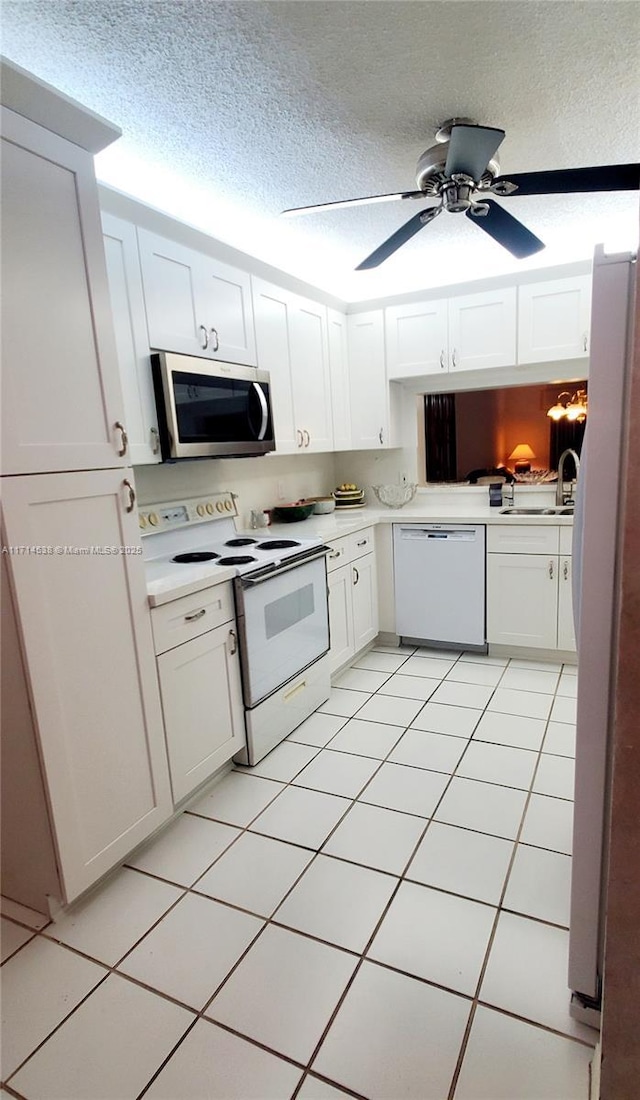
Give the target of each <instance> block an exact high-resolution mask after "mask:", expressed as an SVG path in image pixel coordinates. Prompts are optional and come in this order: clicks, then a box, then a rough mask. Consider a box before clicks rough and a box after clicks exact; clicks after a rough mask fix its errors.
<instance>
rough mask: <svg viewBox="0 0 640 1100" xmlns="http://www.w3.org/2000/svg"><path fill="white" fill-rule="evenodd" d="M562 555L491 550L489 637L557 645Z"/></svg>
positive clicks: (539, 646)
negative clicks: (559, 568)
mask: <svg viewBox="0 0 640 1100" xmlns="http://www.w3.org/2000/svg"><path fill="white" fill-rule="evenodd" d="M557 620H558V558H557V557H555V556H549V557H547V556H546V555H543V554H487V641H488V642H490V643H491V642H493V643H494V644H496V645H517V646H529V647H531V648H536V649H555V648H556V638H557V629H556V628H557Z"/></svg>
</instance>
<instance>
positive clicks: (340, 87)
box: [2, 0, 640, 300]
mask: <svg viewBox="0 0 640 1100" xmlns="http://www.w3.org/2000/svg"><path fill="white" fill-rule="evenodd" d="M2 29H3V52H4V53H5V54H6V55H7V56H8V57H9V58H11V59H12V60H14V61H16V62H17V63H18V64H20V65H22V66H24V67H25V68H26V69H29V70H30V71H31V72H34V73H35V74H36V75H37V76H39V77H41V78H42V79H44V80H46V81H48V82H49V83H51V84H53V85H54V86H56V87H57V88H59V89H61V90H62V91H64V92H66V93H67V94H69V95H71V96H74V97H75V98H76V99H78V100H80V101H81V102H82V103H84V104H86V105H87V106H88V107H91V108H92V109H93V110H95V111H98V112H99V113H101V114H103V115H105V116H106V117H107V118H109V119H110V120H111V121H113V122H115V123H117V124H118V125H119V126H121V128H122V130H123V134H124V136H123V138H122V139H121V140H120V141H119V142H117V143H116V144H115V145H114V146H113V147H112V148H111V149H109V150H106V151H105V152H104V153H102V154H100V156H99V157H98V159H97V169H98V175H99V177H100V178H101V179H103V180H104V181H105V182H107V183H110V184H112V185H113V186H115V187H119V188H120V189H122V190H124V191H127V192H129V193H130V194H133V195H135V196H136V197H138V198H140V199H142V200H143V201H146V202H149V203H150V204H151V205H154V206H157V207H160V208H161V209H164V210H166V211H168V212H169V213H171V214H174V215H175V216H176V217H179V218H181V219H183V220H185V221H188V222H190V223H192V224H194V225H197V226H199V227H200V228H203V229H205V230H206V231H208V232H210V233H212V234H213V235H214V236H217V237H219V238H221V239H223V240H225V241H227V242H228V243H230V244H233V245H236V246H237V247H239V248H243V249H245V250H246V251H249V252H252V253H253V254H254V255H257V256H260V257H261V258H262V259H265V260H268V261H270V262H271V263H274V264H276V265H277V266H280V267H282V268H285V269H286V270H288V271H290V272H292V273H293V274H296V275H299V276H301V277H302V278H305V279H307V280H308V281H310V282H312V283H315V284H316V285H319V286H324V287H325V288H326V289H328V290H331V291H333V292H334V293H336V294H339V295H341V296H342V297H345V298H348V299H351V300H357V299H364V298H369V297H373V296H375V295H378V294H386V293H394V292H401V291H405V290H410V289H418V288H419V287H421V286H425V287H426V286H434V285H439V284H442V283H446V282H454V281H459V280H462V279H469V278H480V277H482V276H483V275H487V274H496V273H499V272H502V271H510V270H514V269H517V268H518V266H542V265H548V264H552V263H558V262H563V261H565V260H569V259H578V258H582V257H584V256H589V255H590V254H591V251H592V245H593V243H595V242H596V241H598V240H605V241H607V240H611V242H612V243H615V244H616V245H617V246H619V247H620V246H626V247H634V246H635V242H636V240H637V196H634V195H629V194H621V195H601V196H598V197H590V196H577V195H576V196H552V197H547V198H545V199H542V198H533V197H531V198H522V199H512V200H510V201H509V200H507V202H505V206H508V209H509V210H510V211H511V212H512V213H514V214H516V216H517V217H520V218H521V219H522V220H523V221H524V222H525V223H526V224H527V225H528V226H529V227H530V228H531V229H532V230H533V231H534V232H535V233H536V234H537V235H538V236H540V237H541V238H542V239H543V240H545V241H546V243H547V246H548V247H547V249H546V250H545V251H544V252H542V253H540V254H539V255H538V256H537V257H534V258H533V260H530V261H525V262H524V264H522V262H520V261H515V260H513V259H512V258H511V257H510V256H509V254H508V253H506V252H504V250H502V249H501V248H500V247H499V246H498V245H496V244H495V243H494V242H493V241H491V240H490V239H489V238H487V237H486V235H485V234H484V233H482V232H480V231H479V230H478V229H477V228H475V227H474V226H473V225H471V224H470V223H469V222H468V220H467V219H465V218H464V217H463V216H461V215H459V216H456V215H443V216H442V217H441V218H439V219H438V220H437V221H436V222H434V224H433V225H432V226H430V227H428V228H425V229H424V230H423V231H422V232H421V233H419V234H418V235H417V236H416V237H415V238H414V239H413V240H412V241H411V242H410V243H408V244H407V245H405V246H404V247H403V248H402V249H401V250H400V251H399V252H398V253H397V254H396V255H395V256H394V257H393V258H391V259H390V260H388V261H387V263H385V264H384V265H383V266H382V267H380V268H379V269H378V270H377V271H373V272H367V273H354V271H353V268H354V267H355V265H356V264H357V263H358V262H359V261H360V260H361V259H363V258H364V256H366V255H367V254H368V253H369V252H370V251H371V250H372V249H373V248H374V247H376V246H377V245H378V244H380V243H381V241H382V240H384V239H385V238H386V237H387V236H388V235H389V234H390V233H392V232H393V231H394V230H395V229H396V228H398V226H399V225H401V224H403V222H404V221H406V220H408V218H409V217H411V216H412V215H413V214H414V213H415V212H416V210H417V209H419V208H418V207H417V205H414V204H413V203H412V204H406V203H402V204H400V203H390V204H384V205H376V206H369V207H361V208H357V209H353V210H337V211H335V212H333V213H332V214H328V213H325V214H314V215H310V216H308V217H306V218H304V219H302V218H298V219H295V220H294V221H286V220H281V219H279V218H278V213H279V211H280V210H282V209H283V208H285V207H289V206H302V205H307V204H311V203H316V202H328V201H331V200H335V199H341V198H350V197H353V196H358V195H366V194H375V193H377V192H393V191H396V190H406V189H413V187H414V186H415V165H416V161H417V159H418V157H419V155H420V153H421V152H422V151H423V150H424V149H426V148H427V147H428V146H429V145H432V144H433V133H434V129H435V127H436V126H437V124H438V123H439V122H442V121H443V120H444V119H446V118H449V117H451V116H453V115H458V116H460V115H466V116H471V117H473V118H475V119H477V120H478V121H480V122H482V123H485V124H488V125H492V126H499V127H502V128H503V129H505V130H506V131H507V136H506V139H505V141H504V143H503V145H502V147H501V151H500V160H501V170H502V172H508V171H509V170H511V171H514V172H522V171H527V170H536V169H550V168H564V167H573V166H583V165H592V164H607V163H617V162H621V163H622V162H628V161H634V160H637V159H638V151H639V144H640V142H639V137H640V105H639V83H638V76H637V72H638V69H637V59H638V55H639V53H640V5H638V4H637V3H635V2H631V3H626V2H622V3H618V2H616V0H604V2H602V3H599V2H596V0H590V2H587V3H582V2H564V0H562V2H556V0H541V2H538V0H498V2H494V0H471V2H465V0H441V2H430V0H409V2H404V0H399V2H396V0H381V2H379V0H347V2H343V0H331V2H329V3H325V2H323V0H310V2H308V0H293V2H291V0H283V2H279V0H277V2H272V0H249V2H245V0H233V2H230V3H227V2H223V3H220V2H218V0H172V2H167V0H154V2H148V0H4V2H3V4H2ZM407 207H409V209H407Z"/></svg>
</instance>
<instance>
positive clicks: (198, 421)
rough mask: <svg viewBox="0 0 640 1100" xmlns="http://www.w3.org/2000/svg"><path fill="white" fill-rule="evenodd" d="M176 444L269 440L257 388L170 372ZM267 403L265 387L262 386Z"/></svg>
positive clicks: (234, 380)
mask: <svg viewBox="0 0 640 1100" xmlns="http://www.w3.org/2000/svg"><path fill="white" fill-rule="evenodd" d="M171 378H172V385H173V397H174V401H175V406H176V421H177V425H178V437H179V440H180V443H252V442H254V441H256V440H258V439H265V438H270V432H271V423H270V417H269V419H268V422H267V424H266V426H265V424H264V417H263V409H264V401H263V402H261V400H260V394H259V392H258V389H259V387H258V384H257V383H256V382H252V381H250V380H248V379H240V378H219V377H209V376H208V375H206V374H191V373H189V372H187V371H172V374H171ZM262 390H263V393H264V395H265V399H266V401H267V402H268V397H269V392H268V391H269V387H268V386H267V385H265V384H264V383H263V384H262Z"/></svg>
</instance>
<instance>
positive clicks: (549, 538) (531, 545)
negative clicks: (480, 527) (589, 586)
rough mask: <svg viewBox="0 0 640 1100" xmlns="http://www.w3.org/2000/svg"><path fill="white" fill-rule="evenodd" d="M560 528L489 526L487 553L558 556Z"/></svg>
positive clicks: (540, 525)
mask: <svg viewBox="0 0 640 1100" xmlns="http://www.w3.org/2000/svg"><path fill="white" fill-rule="evenodd" d="M558 531H559V528H558V527H552V526H549V527H546V526H543V525H542V524H538V525H536V524H531V525H529V524H527V525H522V526H517V527H507V525H506V524H505V525H504V526H502V525H500V526H498V525H497V524H496V525H495V526H489V525H488V526H487V551H488V552H489V553H490V554H496V553H498V554H557V553H558V547H559V538H558Z"/></svg>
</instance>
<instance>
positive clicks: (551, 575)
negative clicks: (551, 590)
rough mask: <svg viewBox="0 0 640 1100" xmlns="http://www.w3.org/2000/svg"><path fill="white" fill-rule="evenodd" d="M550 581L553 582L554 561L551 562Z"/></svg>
mask: <svg viewBox="0 0 640 1100" xmlns="http://www.w3.org/2000/svg"><path fill="white" fill-rule="evenodd" d="M549 580H553V561H549Z"/></svg>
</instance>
